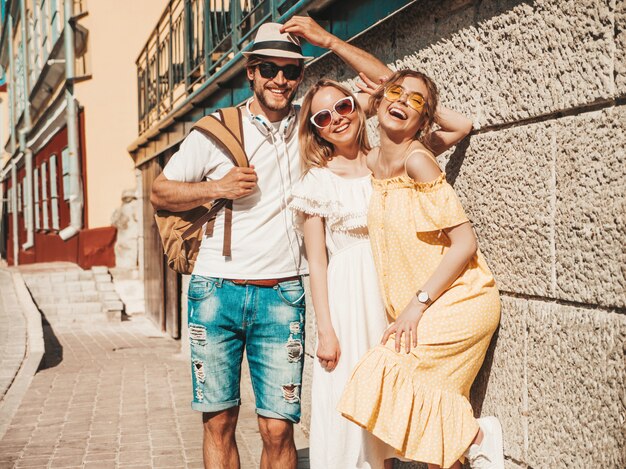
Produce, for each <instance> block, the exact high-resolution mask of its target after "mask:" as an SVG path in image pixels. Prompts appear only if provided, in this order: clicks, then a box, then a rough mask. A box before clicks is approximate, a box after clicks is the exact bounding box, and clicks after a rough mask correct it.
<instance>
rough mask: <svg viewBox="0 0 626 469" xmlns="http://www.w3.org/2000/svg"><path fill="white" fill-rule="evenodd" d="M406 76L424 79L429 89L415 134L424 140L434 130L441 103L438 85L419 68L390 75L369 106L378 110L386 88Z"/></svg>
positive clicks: (371, 99) (374, 110)
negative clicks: (438, 107)
mask: <svg viewBox="0 0 626 469" xmlns="http://www.w3.org/2000/svg"><path fill="white" fill-rule="evenodd" d="M406 77H413V78H417V79H419V80H422V82H424V84H425V85H426V89H427V90H428V96H427V97H426V99H425V103H424V107H423V108H422V113H421V115H420V125H419V128H418V130H417V133H416V134H415V139H416V140H423V139H424V138H425V137H427V136H428V134H430V133H431V132H432V130H433V124H434V123H435V113H436V112H437V104H438V103H439V91H438V90H437V85H436V84H435V82H434V81H433V80H432V78H430V77H429V76H428V75H426V74H425V73H422V72H418V71H417V70H399V71H397V72H395V73H394V74H393V75H391V77H389V80H387V82H386V83H385V84H384V86H381V87H380V88H379V89H378V90H376V92H375V93H374V94H373V95H372V96H371V97H370V100H369V106H370V109H371V110H372V111H373V112H377V111H378V107H379V106H380V102H381V101H382V100H383V98H384V94H385V88H387V87H388V86H390V85H393V84H396V83H399V82H401V81H403V80H404V79H405V78H406Z"/></svg>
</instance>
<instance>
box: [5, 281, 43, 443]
mask: <svg viewBox="0 0 626 469" xmlns="http://www.w3.org/2000/svg"><path fill="white" fill-rule="evenodd" d="M11 275H12V277H13V286H14V288H15V293H16V295H17V299H18V301H19V303H20V306H21V310H22V314H23V315H24V318H25V319H26V353H25V354H24V360H23V361H22V364H21V365H20V369H19V370H18V372H17V374H16V375H15V379H14V380H13V382H12V383H11V386H10V387H9V389H8V391H7V392H6V394H5V395H4V399H3V400H2V403H1V404H0V440H1V439H2V438H3V437H4V434H5V433H6V431H7V429H8V427H9V425H10V423H11V420H13V416H14V415H15V412H16V411H17V409H18V407H19V406H20V404H21V402H22V398H23V397H24V394H25V393H26V390H27V389H28V387H29V386H30V383H31V381H32V380H33V376H35V373H36V372H37V368H38V367H39V363H41V358H42V357H43V354H44V351H45V346H44V341H43V326H42V323H41V313H40V312H39V310H38V309H37V306H35V303H34V302H33V299H32V297H31V296H30V292H29V291H28V288H27V287H26V284H25V283H24V279H23V278H22V274H20V272H19V271H17V270H13V269H11Z"/></svg>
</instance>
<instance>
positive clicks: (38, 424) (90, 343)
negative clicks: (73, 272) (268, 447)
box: [0, 317, 308, 469]
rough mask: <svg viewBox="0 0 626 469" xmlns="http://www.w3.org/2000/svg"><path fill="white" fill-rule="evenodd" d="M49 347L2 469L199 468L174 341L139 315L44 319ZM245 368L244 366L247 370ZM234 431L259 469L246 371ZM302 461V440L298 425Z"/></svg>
mask: <svg viewBox="0 0 626 469" xmlns="http://www.w3.org/2000/svg"><path fill="white" fill-rule="evenodd" d="M43 324H44V326H43V327H44V338H45V345H46V353H45V355H44V358H43V359H42V361H41V365H40V367H39V370H38V371H37V373H36V375H35V376H34V378H33V379H32V382H31V384H30V387H29V388H28V390H27V391H26V392H25V394H24V396H23V399H22V402H21V404H20V406H19V408H18V410H17V412H16V413H15V416H14V417H13V419H12V421H11V422H10V424H9V427H8V430H7V432H6V434H5V435H4V437H3V438H2V440H0V468H1V469H4V468H23V467H30V468H35V467H36V468H69V467H83V468H101V469H105V468H117V467H120V468H121V467H124V468H126V467H128V468H131V467H133V468H150V467H164V468H165V467H166V468H201V467H203V466H202V451H201V441H202V423H201V417H200V414H198V413H197V412H193V411H192V410H191V409H190V406H189V401H190V395H191V394H190V393H191V391H190V389H191V384H190V383H191V381H190V367H189V364H188V361H187V360H186V358H184V357H182V356H181V354H180V353H179V348H180V343H179V342H177V341H175V340H172V339H170V338H168V337H166V336H164V335H162V334H161V333H160V332H159V331H157V330H156V329H155V328H154V326H153V325H152V323H150V322H149V321H148V320H147V319H145V318H143V317H133V318H132V320H131V321H124V322H121V323H110V324H107V323H94V324H81V323H74V324H67V323H59V324H57V325H55V324H49V323H48V322H47V321H46V320H45V318H44V323H43ZM245 368H247V367H244V369H245ZM243 381H244V383H245V385H244V386H243V389H242V400H243V405H242V408H241V412H240V422H239V426H238V430H237V441H238V446H239V450H240V453H241V463H242V464H241V465H242V468H245V469H252V468H257V467H259V458H260V452H261V439H260V435H259V433H258V428H257V423H256V414H255V412H254V400H253V398H252V395H251V389H250V386H249V380H248V379H246V377H244V380H243ZM296 445H297V447H298V449H299V451H298V453H299V456H300V460H301V461H300V464H299V467H300V468H308V458H307V455H308V448H307V446H308V441H307V438H306V436H305V435H304V434H303V433H302V430H301V429H300V428H299V427H296Z"/></svg>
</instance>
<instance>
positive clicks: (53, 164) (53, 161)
mask: <svg viewBox="0 0 626 469" xmlns="http://www.w3.org/2000/svg"><path fill="white" fill-rule="evenodd" d="M57 164H58V163H57V156H56V155H52V156H51V157H50V204H51V205H52V229H53V230H58V229H59V193H58V190H57Z"/></svg>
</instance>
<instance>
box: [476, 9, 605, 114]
mask: <svg viewBox="0 0 626 469" xmlns="http://www.w3.org/2000/svg"><path fill="white" fill-rule="evenodd" d="M612 17H613V14H612V11H611V6H610V2H606V1H598V0H576V1H574V0H570V1H554V0H537V1H534V2H532V3H531V2H520V1H516V0H506V1H500V2H481V4H480V7H479V9H478V31H479V37H480V42H481V47H480V52H479V61H480V78H481V81H482V83H481V93H482V113H483V116H482V118H481V123H482V125H490V124H496V123H500V122H512V121H517V120H520V119H525V118H529V117H534V116H538V115H541V114H546V113H550V112H554V111H558V110H562V109H570V108H574V107H578V106H582V105H585V104H589V103H593V102H594V101H598V100H601V99H607V98H611V97H613V94H614V85H613V56H612V55H613V54H612V51H613V41H614V39H613V33H614V31H613V24H612V20H613V18H612Z"/></svg>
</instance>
